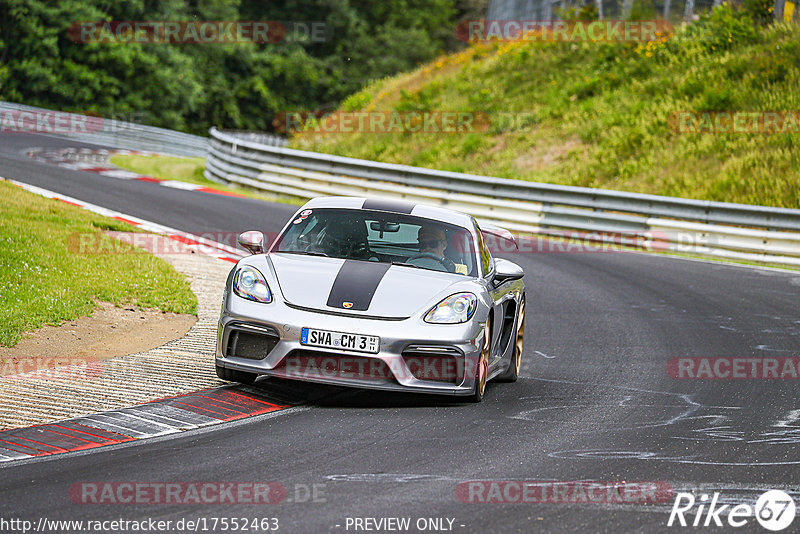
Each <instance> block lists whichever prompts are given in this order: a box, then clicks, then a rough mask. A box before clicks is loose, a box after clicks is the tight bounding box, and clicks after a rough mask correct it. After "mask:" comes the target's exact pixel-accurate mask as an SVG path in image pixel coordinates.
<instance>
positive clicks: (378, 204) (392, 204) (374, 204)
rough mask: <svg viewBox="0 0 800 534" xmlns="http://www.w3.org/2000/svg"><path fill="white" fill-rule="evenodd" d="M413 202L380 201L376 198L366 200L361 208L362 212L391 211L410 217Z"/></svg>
mask: <svg viewBox="0 0 800 534" xmlns="http://www.w3.org/2000/svg"><path fill="white" fill-rule="evenodd" d="M415 205H416V204H414V203H413V202H406V201H405V200H382V199H378V198H368V199H367V200H365V201H364V204H363V205H362V206H361V209H362V210H376V211H391V212H394V213H405V214H406V215H410V214H411V212H412V211H413V210H414V206H415Z"/></svg>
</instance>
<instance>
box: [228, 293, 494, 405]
mask: <svg viewBox="0 0 800 534" xmlns="http://www.w3.org/2000/svg"><path fill="white" fill-rule="evenodd" d="M483 326H484V323H481V322H479V321H478V320H477V317H474V318H473V319H472V320H471V321H469V322H467V323H463V324H458V325H433V324H428V323H425V322H424V321H423V320H422V316H421V315H420V316H415V317H410V318H407V319H402V320H389V319H380V318H363V317H359V316H357V315H356V314H347V313H346V312H343V313H342V314H336V313H334V314H331V313H328V312H318V311H312V310H305V309H298V308H296V307H292V306H289V305H287V304H286V303H285V302H283V301H282V300H281V299H280V298H276V299H275V300H274V301H273V302H272V303H270V304H261V303H257V302H251V301H248V300H245V299H241V298H239V297H237V296H235V295H233V294H232V293H230V292H227V291H226V294H225V298H224V301H223V306H222V312H221V315H220V320H219V329H218V335H217V350H216V363H217V365H219V366H222V367H225V368H229V369H236V370H239V371H246V372H250V373H257V374H259V375H269V376H277V377H282V378H289V379H296V380H304V381H309V382H319V383H325V384H334V385H339V386H352V387H359V388H369V389H380V390H388V391H409V392H417V393H433V394H444V395H448V394H451V395H469V394H471V393H472V391H473V386H474V381H475V378H474V377H475V366H476V364H477V361H478V358H479V356H480V348H481V345H482V342H483ZM304 327H308V328H316V329H319V330H328V331H334V332H347V333H351V334H363V335H369V336H378V337H380V347H379V352H378V353H376V354H370V353H364V352H354V351H343V350H338V351H336V350H332V349H328V348H318V347H311V346H308V345H302V344H301V343H300V332H301V330H302V328H304Z"/></svg>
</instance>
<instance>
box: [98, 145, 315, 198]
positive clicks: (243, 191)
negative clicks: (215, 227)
mask: <svg viewBox="0 0 800 534" xmlns="http://www.w3.org/2000/svg"><path fill="white" fill-rule="evenodd" d="M110 161H111V163H112V164H113V165H116V166H117V167H120V168H123V169H127V170H129V171H133V172H136V173H139V174H143V175H146V176H154V177H156V178H161V179H163V180H178V181H180V182H188V183H191V184H198V185H202V186H205V187H213V188H214V189H219V190H220V191H227V192H229V193H236V194H238V195H244V196H246V197H250V198H257V199H260V200H267V201H270V202H283V203H285V204H294V205H298V206H299V205H302V204H303V203H304V202H305V200H301V199H296V198H290V197H287V196H284V195H272V194H269V193H266V192H261V191H258V190H255V189H249V188H244V187H236V186H228V185H223V184H218V183H217V182H212V181H211V180H208V179H207V178H206V177H205V176H203V170H204V169H205V167H206V160H205V158H180V157H175V156H160V155H157V156H143V155H122V154H117V155H115V156H112V157H111V160H110Z"/></svg>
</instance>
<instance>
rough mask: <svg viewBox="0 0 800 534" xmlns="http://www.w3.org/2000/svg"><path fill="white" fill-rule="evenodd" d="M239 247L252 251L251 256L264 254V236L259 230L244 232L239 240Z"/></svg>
mask: <svg viewBox="0 0 800 534" xmlns="http://www.w3.org/2000/svg"><path fill="white" fill-rule="evenodd" d="M237 242H238V243H239V245H240V246H241V247H242V248H244V249H246V250H249V251H250V254H263V253H264V234H262V233H261V232H259V231H257V230H250V231H248V232H242V233H241V234H239V238H238V239H237Z"/></svg>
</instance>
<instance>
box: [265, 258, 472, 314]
mask: <svg viewBox="0 0 800 534" xmlns="http://www.w3.org/2000/svg"><path fill="white" fill-rule="evenodd" d="M269 259H270V261H271V263H272V266H273V269H274V273H275V276H276V277H277V279H278V284H279V286H280V290H281V292H282V293H283V296H284V298H285V299H286V301H287V302H288V303H289V304H294V305H296V306H302V307H305V308H313V309H315V310H322V311H337V310H338V311H341V312H347V313H354V314H358V315H372V316H379V317H392V318H401V317H411V316H412V315H414V314H416V313H418V312H420V311H425V310H421V308H423V307H426V306H433V305H434V304H436V302H431V300H432V299H433V298H434V297H436V296H437V295H438V294H440V293H442V292H445V290H447V289H448V288H449V287H450V286H453V285H462V283H463V282H466V281H468V280H469V279H468V278H467V277H466V276H463V275H459V274H452V273H440V272H437V271H428V270H423V269H415V268H412V267H403V266H400V265H390V264H386V263H378V262H369V261H356V260H343V259H338V258H322V257H317V256H303V255H291V254H280V253H272V254H270V255H269ZM454 291H457V290H456V289H454ZM443 296H446V295H443ZM348 304H351V305H350V306H348Z"/></svg>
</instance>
